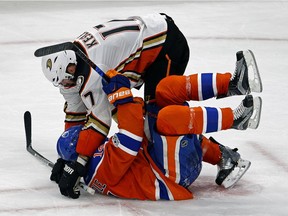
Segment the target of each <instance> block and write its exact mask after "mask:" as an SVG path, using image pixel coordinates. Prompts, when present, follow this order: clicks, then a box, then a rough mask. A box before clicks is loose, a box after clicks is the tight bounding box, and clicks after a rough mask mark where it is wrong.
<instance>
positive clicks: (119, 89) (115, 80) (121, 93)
mask: <svg viewBox="0 0 288 216" xmlns="http://www.w3.org/2000/svg"><path fill="white" fill-rule="evenodd" d="M107 75H108V76H109V77H110V78H111V79H110V81H109V83H104V82H102V84H103V91H104V92H105V93H106V94H107V96H108V100H109V102H110V103H111V104H113V105H114V106H115V107H116V106H117V105H118V104H124V103H129V102H132V101H133V95H132V92H131V89H130V81H129V79H128V78H127V77H125V76H124V75H121V74H119V73H117V72H116V71H115V70H110V71H108V72H107Z"/></svg>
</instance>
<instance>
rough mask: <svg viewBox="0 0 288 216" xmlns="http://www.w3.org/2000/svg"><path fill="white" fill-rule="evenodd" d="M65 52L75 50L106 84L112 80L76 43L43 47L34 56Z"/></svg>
mask: <svg viewBox="0 0 288 216" xmlns="http://www.w3.org/2000/svg"><path fill="white" fill-rule="evenodd" d="M64 50H73V51H74V52H75V53H76V55H77V56H79V57H80V58H81V59H82V60H83V61H84V62H85V63H86V64H88V65H89V66H90V67H92V68H93V69H94V70H95V71H96V72H97V73H98V74H99V75H100V76H101V77H102V78H103V79H104V80H105V81H106V82H109V80H110V78H109V77H108V76H107V75H106V74H105V73H104V72H103V71H102V70H101V69H100V68H99V67H98V66H97V65H96V64H95V63H94V62H93V61H91V59H89V58H88V57H87V56H86V55H85V53H84V52H83V51H82V50H81V49H80V48H79V47H78V46H76V45H75V43H72V42H65V43H61V44H55V45H52V46H47V47H42V48H39V49H37V50H36V51H35V52H34V56H36V57H42V56H45V55H50V54H52V53H56V52H60V51H64Z"/></svg>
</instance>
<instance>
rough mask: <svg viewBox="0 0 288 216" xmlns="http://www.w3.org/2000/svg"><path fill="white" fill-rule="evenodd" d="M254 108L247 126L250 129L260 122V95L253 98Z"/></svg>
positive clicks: (255, 127)
mask: <svg viewBox="0 0 288 216" xmlns="http://www.w3.org/2000/svg"><path fill="white" fill-rule="evenodd" d="M253 106H254V110H253V113H252V116H251V117H250V119H249V122H248V127H249V128H251V129H257V128H258V126H259V124H260V118H261V110H262V99H261V97H255V98H254V99H253Z"/></svg>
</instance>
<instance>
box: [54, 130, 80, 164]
mask: <svg viewBox="0 0 288 216" xmlns="http://www.w3.org/2000/svg"><path fill="white" fill-rule="evenodd" d="M82 128H83V126H82V125H76V126H72V127H70V128H68V129H67V130H66V131H64V132H63V133H62V135H61V136H60V137H59V139H58V141H57V147H56V148H57V152H58V155H59V156H60V157H61V158H62V159H64V160H66V161H75V160H76V159H77V157H78V153H77V152H76V146H77V142H78V138H79V133H80V131H81V130H82Z"/></svg>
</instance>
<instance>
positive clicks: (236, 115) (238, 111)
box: [233, 101, 246, 120]
mask: <svg viewBox="0 0 288 216" xmlns="http://www.w3.org/2000/svg"><path fill="white" fill-rule="evenodd" d="M245 109H246V107H245V106H244V103H243V101H242V102H241V104H240V105H239V106H238V107H237V108H236V109H235V110H233V117H234V120H237V119H239V118H240V117H241V116H242V115H243V113H244V111H245Z"/></svg>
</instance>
